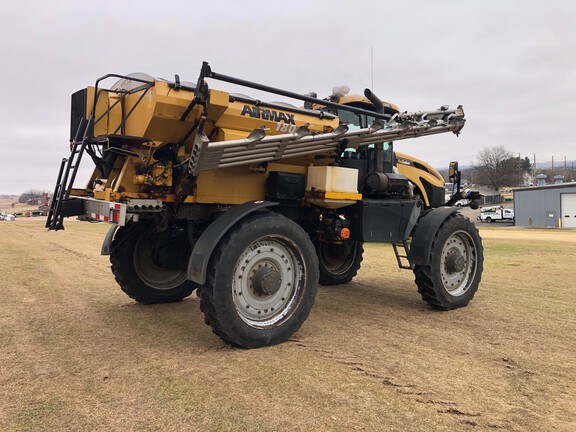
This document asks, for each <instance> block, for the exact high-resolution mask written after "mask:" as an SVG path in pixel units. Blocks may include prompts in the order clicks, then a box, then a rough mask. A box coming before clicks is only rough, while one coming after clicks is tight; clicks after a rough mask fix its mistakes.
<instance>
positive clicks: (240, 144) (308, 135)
mask: <svg viewBox="0 0 576 432" xmlns="http://www.w3.org/2000/svg"><path fill="white" fill-rule="evenodd" d="M465 122H466V119H465V118H464V110H463V108H462V106H459V107H458V108H456V109H454V110H448V109H440V110H436V111H427V112H416V113H403V114H397V115H395V116H393V117H392V118H391V119H390V121H389V122H388V124H385V123H384V121H382V120H376V121H375V122H374V123H372V125H370V127H368V128H364V129H359V130H353V131H350V130H348V127H347V126H346V125H340V126H339V127H338V128H336V129H335V130H333V131H332V132H329V133H317V134H313V133H312V132H311V131H309V130H308V128H306V127H300V128H299V129H298V130H297V131H295V132H293V133H287V134H281V135H266V131H265V130H264V129H255V130H253V131H252V132H251V133H250V135H249V136H248V137H247V138H245V139H240V140H230V141H218V142H211V141H210V140H209V139H208V137H207V136H206V135H205V134H204V133H202V132H198V134H197V136H196V139H195V141H194V147H193V150H192V154H191V156H190V160H189V164H188V169H189V172H190V174H192V175H197V174H199V173H200V172H202V171H207V170H211V169H217V168H225V167H233V166H239V165H249V164H254V163H263V162H270V161H277V160H281V159H284V158H289V157H295V156H304V155H311V154H320V153H325V152H327V151H336V150H338V149H339V148H343V146H342V144H345V146H344V147H347V148H357V147H362V146H367V145H369V144H378V143H382V142H390V141H399V140H403V139H409V138H416V137H420V136H427V135H435V134H439V133H445V132H453V133H455V134H456V135H458V134H459V133H460V130H462V128H463V127H464V123H465ZM344 141H345V142H344Z"/></svg>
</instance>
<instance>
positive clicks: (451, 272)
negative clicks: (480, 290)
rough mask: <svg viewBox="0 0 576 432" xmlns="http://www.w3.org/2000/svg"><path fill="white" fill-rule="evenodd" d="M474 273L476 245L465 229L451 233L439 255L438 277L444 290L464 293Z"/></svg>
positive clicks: (459, 294) (450, 292)
mask: <svg viewBox="0 0 576 432" xmlns="http://www.w3.org/2000/svg"><path fill="white" fill-rule="evenodd" d="M475 274H476V247H475V245H474V241H473V240H472V237H471V236H470V234H468V233H467V232H466V231H457V232H455V233H453V234H452V235H451V236H450V237H449V238H448V239H447V240H446V243H444V246H443V247H442V253H441V257H440V277H441V278H442V284H443V285H444V288H445V289H446V291H447V292H448V293H449V294H450V295H452V296H455V297H458V296H461V295H464V294H465V293H466V291H468V289H469V288H470V285H471V283H472V281H473V280H474V276H475Z"/></svg>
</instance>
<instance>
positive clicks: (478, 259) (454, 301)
mask: <svg viewBox="0 0 576 432" xmlns="http://www.w3.org/2000/svg"><path fill="white" fill-rule="evenodd" d="M431 234H432V235H434V233H431ZM483 262H484V252H483V248H482V241H481V239H480V235H479V234H478V230H477V229H476V227H475V226H474V224H473V223H472V222H470V220H468V219H467V218H465V217H464V216H462V215H460V214H452V215H450V216H449V217H448V218H447V219H446V220H445V221H444V222H443V223H442V225H440V228H438V230H437V231H436V233H435V235H434V240H433V242H432V247H431V250H430V257H429V264H428V265H425V266H423V265H416V266H415V267H414V274H415V276H416V285H417V286H418V292H419V293H420V295H421V296H422V299H423V300H424V301H426V302H427V303H428V305H430V306H431V307H432V308H434V309H439V310H451V309H456V308H460V307H463V306H466V305H467V304H468V303H469V302H470V300H472V298H473V297H474V294H476V291H477V290H478V285H479V284H480V279H481V276H482V269H483Z"/></svg>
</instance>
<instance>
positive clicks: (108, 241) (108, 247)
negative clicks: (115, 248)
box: [100, 225, 120, 255]
mask: <svg viewBox="0 0 576 432" xmlns="http://www.w3.org/2000/svg"><path fill="white" fill-rule="evenodd" d="M118 228H120V227H119V226H118V225H112V226H111V227H110V229H109V230H108V233H107V234H106V237H104V242H102V249H101V250H100V255H110V253H111V252H112V241H113V240H114V234H116V230H117V229H118Z"/></svg>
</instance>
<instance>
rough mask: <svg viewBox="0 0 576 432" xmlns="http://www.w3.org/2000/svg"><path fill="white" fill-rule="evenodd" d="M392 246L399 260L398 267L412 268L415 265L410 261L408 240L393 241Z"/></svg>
mask: <svg viewBox="0 0 576 432" xmlns="http://www.w3.org/2000/svg"><path fill="white" fill-rule="evenodd" d="M392 248H393V249H394V254H395V255H396V261H398V267H400V268H401V269H406V270H412V269H413V268H414V265H413V264H412V263H411V262H410V258H408V254H409V252H410V246H409V245H408V242H407V241H406V240H402V241H401V242H397V243H392ZM401 252H402V253H403V255H402V254H401Z"/></svg>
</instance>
